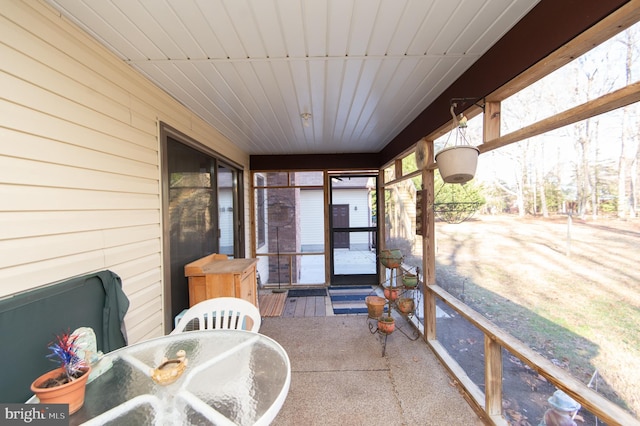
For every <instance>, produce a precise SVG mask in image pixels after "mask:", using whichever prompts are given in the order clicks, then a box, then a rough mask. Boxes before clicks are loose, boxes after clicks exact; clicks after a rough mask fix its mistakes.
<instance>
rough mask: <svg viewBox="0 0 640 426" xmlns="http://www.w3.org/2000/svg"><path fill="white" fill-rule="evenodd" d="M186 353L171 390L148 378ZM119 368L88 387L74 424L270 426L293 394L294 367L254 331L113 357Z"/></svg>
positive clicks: (213, 333) (210, 334) (169, 341)
mask: <svg viewBox="0 0 640 426" xmlns="http://www.w3.org/2000/svg"><path fill="white" fill-rule="evenodd" d="M181 349H182V350H184V351H186V357H187V359H188V363H187V367H186V369H185V371H184V373H183V374H182V376H180V378H179V379H178V380H177V381H176V382H174V383H172V384H169V385H164V386H162V385H159V384H156V383H155V382H154V381H153V380H152V379H151V377H150V373H149V370H150V369H153V368H155V367H157V366H158V365H160V364H161V363H162V359H163V357H166V358H168V359H174V358H176V352H178V351H179V350H181ZM107 357H108V358H111V359H112V360H113V366H112V367H111V369H110V370H108V371H106V372H105V373H104V374H102V375H101V376H99V377H97V378H96V379H95V380H93V381H92V382H91V383H89V384H88V385H87V391H86V396H85V402H84V405H83V407H82V408H81V409H80V410H79V411H78V412H76V413H75V414H73V415H72V416H70V424H72V425H73V424H82V423H85V422H86V423H85V424H88V425H103V424H107V423H112V424H136V425H182V424H186V425H189V424H199V425H201V424H215V425H268V424H269V423H270V422H271V421H272V420H273V419H274V418H275V416H276V415H277V414H278V411H280V408H281V407H282V404H283V403H284V400H285V398H286V396H287V393H288V391H289V385H290V382H291V364H290V362H289V357H288V355H287V353H286V352H285V350H284V349H283V348H282V346H280V344H278V343H277V342H276V341H274V340H273V339H271V338H269V337H267V336H264V335H261V334H258V333H251V332H247V331H239V330H209V331H189V332H185V333H179V334H174V335H168V336H164V337H160V338H156V339H151V340H148V341H145V342H141V343H138V344H134V345H130V346H127V347H124V348H122V349H118V350H116V351H113V352H110V353H109V354H107V355H105V358H107Z"/></svg>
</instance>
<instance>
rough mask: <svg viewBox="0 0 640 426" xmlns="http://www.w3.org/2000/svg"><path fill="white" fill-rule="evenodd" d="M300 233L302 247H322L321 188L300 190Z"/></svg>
mask: <svg viewBox="0 0 640 426" xmlns="http://www.w3.org/2000/svg"><path fill="white" fill-rule="evenodd" d="M300 209H301V211H302V213H301V215H300V234H301V240H302V241H301V244H302V247H303V248H304V247H311V248H312V249H313V250H314V251H323V250H324V249H323V248H322V247H324V234H325V229H324V192H323V191H322V190H321V189H306V190H301V191H300Z"/></svg>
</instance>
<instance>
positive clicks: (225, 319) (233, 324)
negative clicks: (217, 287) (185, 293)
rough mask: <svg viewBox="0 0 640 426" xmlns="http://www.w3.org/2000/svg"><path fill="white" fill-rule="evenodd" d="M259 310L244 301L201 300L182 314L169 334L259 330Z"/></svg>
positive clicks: (229, 299)
mask: <svg viewBox="0 0 640 426" xmlns="http://www.w3.org/2000/svg"><path fill="white" fill-rule="evenodd" d="M261 321H262V319H261V318H260V310H258V308H257V307H256V306H255V305H254V304H252V303H251V302H248V301H246V300H244V299H238V298H237V297H216V298H213V299H207V300H203V301H202V302H200V303H197V304H195V305H193V306H192V307H190V308H189V309H188V310H187V312H185V313H184V315H183V316H182V318H181V319H180V321H179V322H178V325H177V326H176V328H175V330H173V331H172V332H171V334H177V333H182V332H184V331H191V330H224V329H227V330H228V329H235V330H248V331H252V332H254V333H257V332H258V330H259V329H260V323H261Z"/></svg>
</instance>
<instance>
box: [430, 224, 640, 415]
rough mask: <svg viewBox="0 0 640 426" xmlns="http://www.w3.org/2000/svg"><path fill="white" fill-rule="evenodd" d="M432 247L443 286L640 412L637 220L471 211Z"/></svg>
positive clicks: (439, 229)
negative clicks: (474, 213) (471, 215)
mask: <svg viewBox="0 0 640 426" xmlns="http://www.w3.org/2000/svg"><path fill="white" fill-rule="evenodd" d="M569 235H570V241H569V238H568V236H569ZM436 245H437V253H436V261H437V277H438V283H439V284H440V285H442V286H443V287H444V288H445V289H446V290H447V291H449V292H450V293H452V294H453V295H455V296H457V297H461V295H463V296H462V297H463V298H464V300H465V302H466V303H467V304H469V305H470V306H472V307H473V308H474V309H476V310H477V311H478V312H480V313H482V314H484V315H485V316H487V318H489V319H490V320H491V321H493V322H494V323H495V324H497V325H498V326H500V327H501V328H503V329H505V330H507V331H509V332H510V333H511V334H512V335H514V336H515V337H517V338H518V339H520V340H522V341H523V342H525V343H527V344H528V345H529V346H531V347H532V348H534V349H535V350H536V351H537V352H539V353H540V354H542V355H543V356H545V357H547V358H549V359H551V360H553V362H554V363H556V364H558V365H560V366H561V367H563V368H565V369H567V370H569V371H570V372H571V373H572V374H573V375H574V376H575V377H576V378H578V379H579V380H581V381H583V382H584V383H585V384H587V383H588V382H589V380H590V379H591V377H592V375H593V373H594V371H595V370H596V369H597V371H598V374H599V376H600V379H599V387H598V391H599V392H600V393H602V394H604V395H605V396H606V397H608V398H609V399H611V400H613V401H614V402H616V403H618V404H620V405H622V406H624V407H625V408H627V409H629V410H630V411H633V412H635V413H636V415H637V414H638V413H640V396H639V395H638V390H637V385H638V383H640V333H639V332H638V330H639V329H640V267H639V265H640V263H639V262H638V256H639V255H640V221H635V222H632V221H618V220H615V219H607V220H597V221H593V220H588V221H581V220H578V219H576V218H573V220H572V224H571V226H570V227H569V225H568V218H567V217H566V216H559V217H555V218H552V219H542V218H539V219H535V218H518V217H515V216H478V217H475V218H474V219H471V220H469V221H467V222H463V223H461V224H455V225H454V224H447V223H438V224H436Z"/></svg>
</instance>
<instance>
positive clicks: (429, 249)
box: [421, 140, 436, 340]
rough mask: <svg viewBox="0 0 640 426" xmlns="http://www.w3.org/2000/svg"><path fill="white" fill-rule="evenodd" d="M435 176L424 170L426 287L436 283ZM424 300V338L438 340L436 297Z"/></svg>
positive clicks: (430, 160)
mask: <svg viewBox="0 0 640 426" xmlns="http://www.w3.org/2000/svg"><path fill="white" fill-rule="evenodd" d="M427 147H428V152H427V164H431V163H433V141H432V140H427ZM434 175H435V172H434V170H433V169H432V168H426V169H424V170H422V189H423V191H424V194H425V195H426V196H425V195H423V197H422V206H421V208H422V214H423V215H424V217H425V219H424V226H423V230H422V271H423V277H422V282H423V283H424V285H425V286H428V285H434V284H435V283H436V250H435V248H436V240H435V217H434V213H433V201H434V186H435V185H434ZM423 296H424V297H423V300H424V338H425V340H435V339H436V297H435V294H434V293H433V292H430V291H426V289H425V292H424V295H423Z"/></svg>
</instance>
